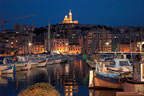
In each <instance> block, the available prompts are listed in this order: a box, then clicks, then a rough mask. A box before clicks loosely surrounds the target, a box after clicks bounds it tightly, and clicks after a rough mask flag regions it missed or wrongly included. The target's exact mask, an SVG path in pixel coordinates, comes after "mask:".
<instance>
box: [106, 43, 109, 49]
mask: <svg viewBox="0 0 144 96" xmlns="http://www.w3.org/2000/svg"><path fill="white" fill-rule="evenodd" d="M105 44H106V46H107V51H108V45H109V42H106V43H105Z"/></svg>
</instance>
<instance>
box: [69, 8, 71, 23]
mask: <svg viewBox="0 0 144 96" xmlns="http://www.w3.org/2000/svg"><path fill="white" fill-rule="evenodd" d="M69 22H70V23H72V13H71V9H70V11H69Z"/></svg>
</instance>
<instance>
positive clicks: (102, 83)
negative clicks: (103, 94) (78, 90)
mask: <svg viewBox="0 0 144 96" xmlns="http://www.w3.org/2000/svg"><path fill="white" fill-rule="evenodd" d="M94 87H95V88H98V89H101V88H106V89H122V85H121V83H116V82H111V81H109V80H104V79H101V78H99V77H97V76H94Z"/></svg>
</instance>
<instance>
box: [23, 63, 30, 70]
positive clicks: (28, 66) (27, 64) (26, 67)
mask: <svg viewBox="0 0 144 96" xmlns="http://www.w3.org/2000/svg"><path fill="white" fill-rule="evenodd" d="M30 68H31V64H29V63H26V64H24V66H23V67H22V69H21V70H30Z"/></svg>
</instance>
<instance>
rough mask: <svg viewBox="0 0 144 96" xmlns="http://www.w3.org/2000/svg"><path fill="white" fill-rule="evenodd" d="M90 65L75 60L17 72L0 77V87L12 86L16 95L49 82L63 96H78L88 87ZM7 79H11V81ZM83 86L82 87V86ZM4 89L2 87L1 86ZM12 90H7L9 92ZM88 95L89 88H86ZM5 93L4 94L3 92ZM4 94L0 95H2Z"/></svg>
mask: <svg viewBox="0 0 144 96" xmlns="http://www.w3.org/2000/svg"><path fill="white" fill-rule="evenodd" d="M88 72H89V70H88V65H87V64H86V63H85V62H83V61H82V60H74V61H71V62H68V63H63V64H53V65H47V66H46V67H44V68H36V69H31V70H26V71H19V72H16V73H15V74H14V75H9V74H8V75H3V77H2V76H1V77H0V85H1V83H2V84H5V85H8V86H9V85H10V86H11V88H12V89H13V92H15V93H14V95H15V96H16V95H17V94H18V92H20V91H21V90H23V89H25V88H27V87H28V86H31V85H33V84H35V83H39V82H48V83H50V84H51V85H53V86H55V87H56V89H57V90H58V91H59V92H60V94H61V95H62V96H77V94H79V93H83V92H80V91H81V90H80V88H83V87H82V86H88V83H87V82H88ZM7 78H11V79H10V80H9V79H7ZM81 85H82V86H81ZM0 87H1V88H2V86H0ZM8 89H10V88H8V87H7V88H5V89H4V90H5V91H7V90H8ZM86 90H87V92H85V93H86V94H88V87H86ZM3 93H4V92H3ZM1 94H2V93H0V95H1Z"/></svg>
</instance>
